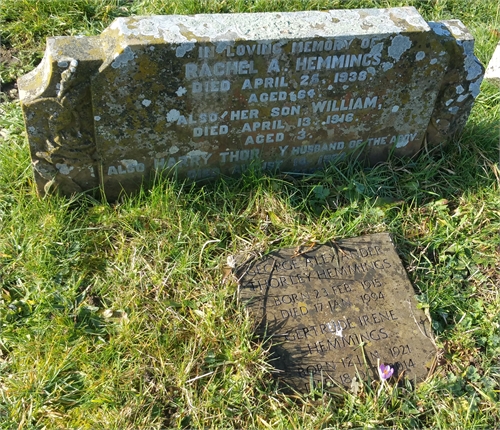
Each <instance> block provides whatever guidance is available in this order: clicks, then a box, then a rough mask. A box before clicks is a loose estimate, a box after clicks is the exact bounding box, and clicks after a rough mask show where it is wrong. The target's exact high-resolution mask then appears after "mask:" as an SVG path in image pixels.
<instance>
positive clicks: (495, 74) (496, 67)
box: [484, 42, 500, 87]
mask: <svg viewBox="0 0 500 430" xmlns="http://www.w3.org/2000/svg"><path fill="white" fill-rule="evenodd" d="M484 80H485V81H488V82H491V83H492V84H495V85H497V86H498V87H500V42H499V43H498V45H497V47H496V49H495V52H494V53H493V57H491V60H490V62H489V63H488V67H487V69H486V73H485V74H484Z"/></svg>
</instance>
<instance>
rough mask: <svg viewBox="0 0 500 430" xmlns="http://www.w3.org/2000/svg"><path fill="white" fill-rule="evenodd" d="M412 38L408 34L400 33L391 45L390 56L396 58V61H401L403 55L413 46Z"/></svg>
mask: <svg viewBox="0 0 500 430" xmlns="http://www.w3.org/2000/svg"><path fill="white" fill-rule="evenodd" d="M411 45H412V43H411V40H410V38H409V37H408V36H403V35H401V34H398V35H397V36H395V37H394V39H392V43H391V46H389V49H388V51H387V52H388V54H389V56H390V57H392V58H394V59H395V60H396V61H399V59H400V58H401V55H403V53H404V52H406V51H407V50H408V49H410V48H411Z"/></svg>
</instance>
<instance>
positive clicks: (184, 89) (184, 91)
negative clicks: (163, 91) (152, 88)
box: [175, 87, 187, 97]
mask: <svg viewBox="0 0 500 430" xmlns="http://www.w3.org/2000/svg"><path fill="white" fill-rule="evenodd" d="M186 93H187V89H186V88H184V87H179V88H177V91H176V92H175V94H177V95H178V96H179V97H181V96H183V95H184V94H186Z"/></svg>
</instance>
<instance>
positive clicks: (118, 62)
mask: <svg viewBox="0 0 500 430" xmlns="http://www.w3.org/2000/svg"><path fill="white" fill-rule="evenodd" d="M135 57H136V56H135V54H134V52H133V51H132V49H130V46H127V47H125V49H124V50H123V52H122V53H121V54H117V55H116V57H115V58H114V61H113V62H112V63H111V67H113V69H118V68H119V67H124V66H126V65H127V63H128V62H129V61H133V60H134V58H135Z"/></svg>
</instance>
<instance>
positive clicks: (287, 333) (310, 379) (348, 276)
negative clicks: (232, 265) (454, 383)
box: [236, 233, 436, 392]
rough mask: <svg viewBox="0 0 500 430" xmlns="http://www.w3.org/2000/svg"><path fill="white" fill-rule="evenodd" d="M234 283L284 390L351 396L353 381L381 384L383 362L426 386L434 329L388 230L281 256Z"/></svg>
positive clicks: (260, 261) (243, 272) (249, 268)
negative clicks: (315, 388)
mask: <svg viewBox="0 0 500 430" xmlns="http://www.w3.org/2000/svg"><path fill="white" fill-rule="evenodd" d="M236 276H237V278H238V284H239V297H240V300H241V301H242V302H243V303H244V304H245V305H246V307H247V309H248V311H249V313H250V316H251V317H252V319H253V320H254V321H255V323H256V333H257V334H258V335H259V336H261V337H262V338H263V339H268V340H271V342H272V347H271V351H272V354H271V363H272V364H273V366H274V367H275V368H276V370H277V373H276V375H277V378H278V379H279V380H280V381H281V382H282V383H283V385H284V386H287V387H291V388H293V389H294V390H296V391H299V392H308V391H309V390H310V388H311V383H314V384H323V386H324V387H329V388H331V389H338V388H339V387H344V388H346V389H348V388H349V387H350V386H351V383H352V381H353V378H354V377H356V378H357V380H358V382H359V378H360V377H361V378H362V379H365V380H366V379H367V378H372V380H373V378H376V379H378V378H379V376H378V365H379V364H385V365H390V366H391V367H392V368H394V369H395V374H394V376H393V377H394V378H398V377H406V378H409V379H411V380H413V381H422V380H423V379H425V378H426V376H427V375H428V372H429V369H431V368H432V365H433V363H434V360H435V357H436V347H435V345H434V342H433V340H432V334H431V329H430V323H429V320H428V318H427V317H426V315H425V313H424V312H423V311H422V310H421V309H418V308H417V306H416V300H415V298H414V295H415V292H414V290H413V287H412V285H411V283H410V281H409V279H408V277H407V275H406V272H405V269H404V267H403V265H402V263H401V260H400V259H399V257H398V255H397V253H396V250H395V248H394V245H393V243H392V240H391V238H390V236H389V234H387V233H379V234H372V235H368V236H362V237H357V238H353V239H346V240H341V241H339V242H336V243H329V244H325V245H315V246H313V247H310V248H309V247H307V246H305V247H304V246H303V247H299V248H289V249H281V250H279V251H275V252H272V253H270V254H268V255H266V256H265V257H262V258H257V259H255V260H253V261H251V262H248V263H245V264H243V265H242V266H240V267H239V268H238V269H237V271H236Z"/></svg>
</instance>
